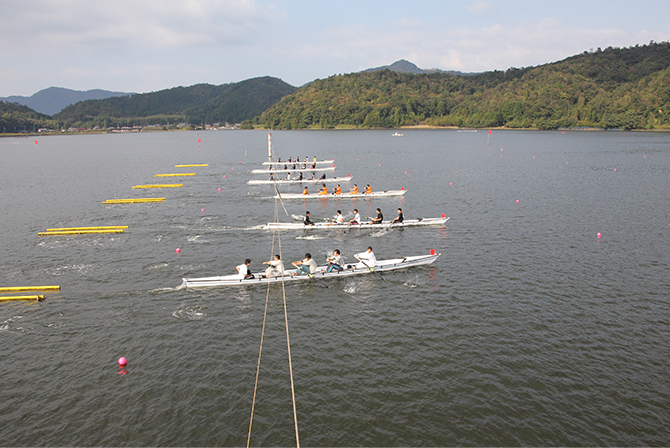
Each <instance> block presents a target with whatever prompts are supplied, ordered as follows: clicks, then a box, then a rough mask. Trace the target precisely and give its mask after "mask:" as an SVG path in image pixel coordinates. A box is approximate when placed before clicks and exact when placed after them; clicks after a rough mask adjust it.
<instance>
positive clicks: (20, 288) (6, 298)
mask: <svg viewBox="0 0 670 448" xmlns="http://www.w3.org/2000/svg"><path fill="white" fill-rule="evenodd" d="M26 291H60V286H57V285H49V286H4V287H0V292H26ZM11 300H37V301H38V302H41V301H42V300H44V294H30V295H20V296H0V302H8V301H11Z"/></svg>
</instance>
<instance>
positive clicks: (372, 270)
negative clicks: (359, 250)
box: [354, 255, 391, 283]
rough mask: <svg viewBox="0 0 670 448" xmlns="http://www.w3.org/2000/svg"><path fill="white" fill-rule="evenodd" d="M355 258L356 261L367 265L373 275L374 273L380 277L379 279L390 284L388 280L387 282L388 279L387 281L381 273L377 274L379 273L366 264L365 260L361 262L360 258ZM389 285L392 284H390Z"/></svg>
mask: <svg viewBox="0 0 670 448" xmlns="http://www.w3.org/2000/svg"><path fill="white" fill-rule="evenodd" d="M354 258H355V259H356V260H358V261H360V262H361V263H363V264H364V265H365V267H366V268H368V269H370V272H372V273H374V274H377V276H378V277H379V278H381V279H382V280H384V281H385V282H388V280H386V279H385V278H384V277H383V276H382V275H381V274H380V273H379V272H377V271H375V270H374V269H372V268H371V267H370V266H369V265H368V264H367V263H366V262H364V261H363V260H361V259H360V258H358V257H357V256H355V255H354ZM389 283H391V282H389Z"/></svg>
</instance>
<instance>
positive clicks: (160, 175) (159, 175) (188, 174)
mask: <svg viewBox="0 0 670 448" xmlns="http://www.w3.org/2000/svg"><path fill="white" fill-rule="evenodd" d="M195 174H196V173H174V174H155V175H154V177H181V176H195Z"/></svg>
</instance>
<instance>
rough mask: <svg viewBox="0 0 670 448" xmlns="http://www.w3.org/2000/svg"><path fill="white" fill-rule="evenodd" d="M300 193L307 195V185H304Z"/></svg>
mask: <svg viewBox="0 0 670 448" xmlns="http://www.w3.org/2000/svg"><path fill="white" fill-rule="evenodd" d="M302 194H303V195H304V196H307V195H308V194H309V193H307V187H305V189H304V190H302Z"/></svg>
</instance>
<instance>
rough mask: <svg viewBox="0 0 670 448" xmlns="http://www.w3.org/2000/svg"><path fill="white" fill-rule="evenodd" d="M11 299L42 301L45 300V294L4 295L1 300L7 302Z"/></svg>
mask: <svg viewBox="0 0 670 448" xmlns="http://www.w3.org/2000/svg"><path fill="white" fill-rule="evenodd" d="M9 300H37V301H42V300H44V296H42V295H36V296H4V297H0V302H7V301H9Z"/></svg>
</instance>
